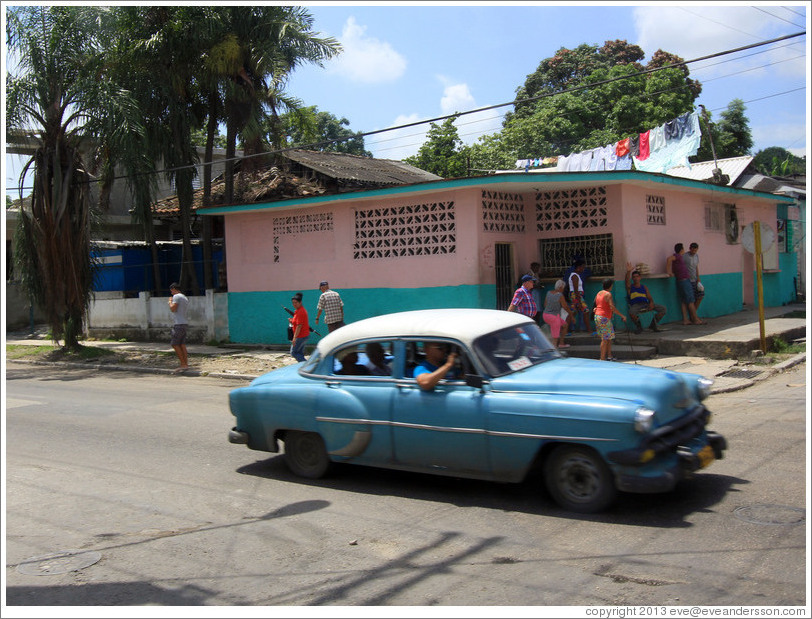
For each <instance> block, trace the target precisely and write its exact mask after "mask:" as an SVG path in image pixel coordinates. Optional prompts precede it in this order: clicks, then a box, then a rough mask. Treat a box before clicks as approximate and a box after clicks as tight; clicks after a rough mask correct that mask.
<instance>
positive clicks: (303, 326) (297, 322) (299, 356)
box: [288, 292, 310, 361]
mask: <svg viewBox="0 0 812 619" xmlns="http://www.w3.org/2000/svg"><path fill="white" fill-rule="evenodd" d="M290 302H291V303H293V309H294V310H296V311H294V312H293V316H291V317H290V318H288V322H289V323H290V326H291V327H292V328H293V338H292V339H291V340H290V356H291V357H293V358H294V359H296V361H304V360H305V356H304V350H305V344H307V338H308V336H309V335H310V319H309V318H308V317H307V310H306V309H305V308H304V305H302V293H301V292H297V293H296V294H295V295H293V298H292V299H291V300H290Z"/></svg>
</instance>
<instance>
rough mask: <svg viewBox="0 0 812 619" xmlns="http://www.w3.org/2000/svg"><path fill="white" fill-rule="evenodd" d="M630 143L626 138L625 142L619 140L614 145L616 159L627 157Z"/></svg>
mask: <svg viewBox="0 0 812 619" xmlns="http://www.w3.org/2000/svg"><path fill="white" fill-rule="evenodd" d="M630 142H631V140H630V139H629V138H626V139H625V140H620V141H619V142H618V143H617V144H616V145H615V154H616V155H617V156H618V157H623V156H624V155H628V154H629V143H630Z"/></svg>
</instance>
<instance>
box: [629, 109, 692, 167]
mask: <svg viewBox="0 0 812 619" xmlns="http://www.w3.org/2000/svg"><path fill="white" fill-rule="evenodd" d="M689 121H690V127H687V126H686V129H685V131H684V132H683V137H682V138H680V139H674V140H669V141H668V143H667V144H666V145H665V146H664V147H662V148H660V149H658V150H657V151H656V152H654V151H652V152H651V153H650V155H649V157H648V158H647V159H645V160H643V159H639V158H637V157H635V159H634V167H635V168H636V169H638V170H640V171H642V172H659V173H663V172H666V171H667V170H670V169H671V168H674V167H677V166H681V165H684V166H687V167H688V168H690V167H691V164H690V162H689V161H688V157H692V156H694V155H696V153H697V151H698V150H699V143H700V140H701V137H702V131H701V129H700V127H699V113H698V112H694V113H693V114H690V118H689Z"/></svg>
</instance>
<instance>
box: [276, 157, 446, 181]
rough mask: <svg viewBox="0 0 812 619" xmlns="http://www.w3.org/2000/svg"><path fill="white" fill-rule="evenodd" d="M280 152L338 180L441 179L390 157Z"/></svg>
mask: <svg viewBox="0 0 812 619" xmlns="http://www.w3.org/2000/svg"><path fill="white" fill-rule="evenodd" d="M281 154H282V155H283V156H284V157H287V158H288V159H290V160H291V161H295V162H297V163H300V164H301V165H303V166H306V167H308V168H310V169H311V170H314V171H316V172H319V173H321V174H324V175H325V176H329V177H331V178H335V179H338V180H346V181H356V182H362V183H375V184H385V185H404V184H407V183H419V182H423V181H436V180H440V179H441V178H442V177H440V176H437V175H436V174H432V173H431V172H426V171H425V170H421V169H419V168H416V167H414V166H411V165H409V164H408V163H403V162H402V161H393V160H391V159H371V158H369V157H360V156H359V155H348V154H346V153H328V152H321V151H311V150H287V151H284V152H282V153H281Z"/></svg>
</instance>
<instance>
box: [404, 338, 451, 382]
mask: <svg viewBox="0 0 812 619" xmlns="http://www.w3.org/2000/svg"><path fill="white" fill-rule="evenodd" d="M424 350H425V351H426V358H425V359H424V360H422V361H421V362H420V363H418V364H417V365H416V366H415V368H414V371H413V373H412V375H413V376H414V377H415V379H416V380H417V384H418V385H420V388H421V389H424V390H426V391H431V390H432V389H434V387H435V386H436V385H437V383H439V382H440V381H441V380H443V379H444V378H456V372H455V371H454V362H455V361H456V360H457V355H456V353H453V352H452V353H449V349H448V345H447V344H443V343H442V342H426V344H425V346H424Z"/></svg>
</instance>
